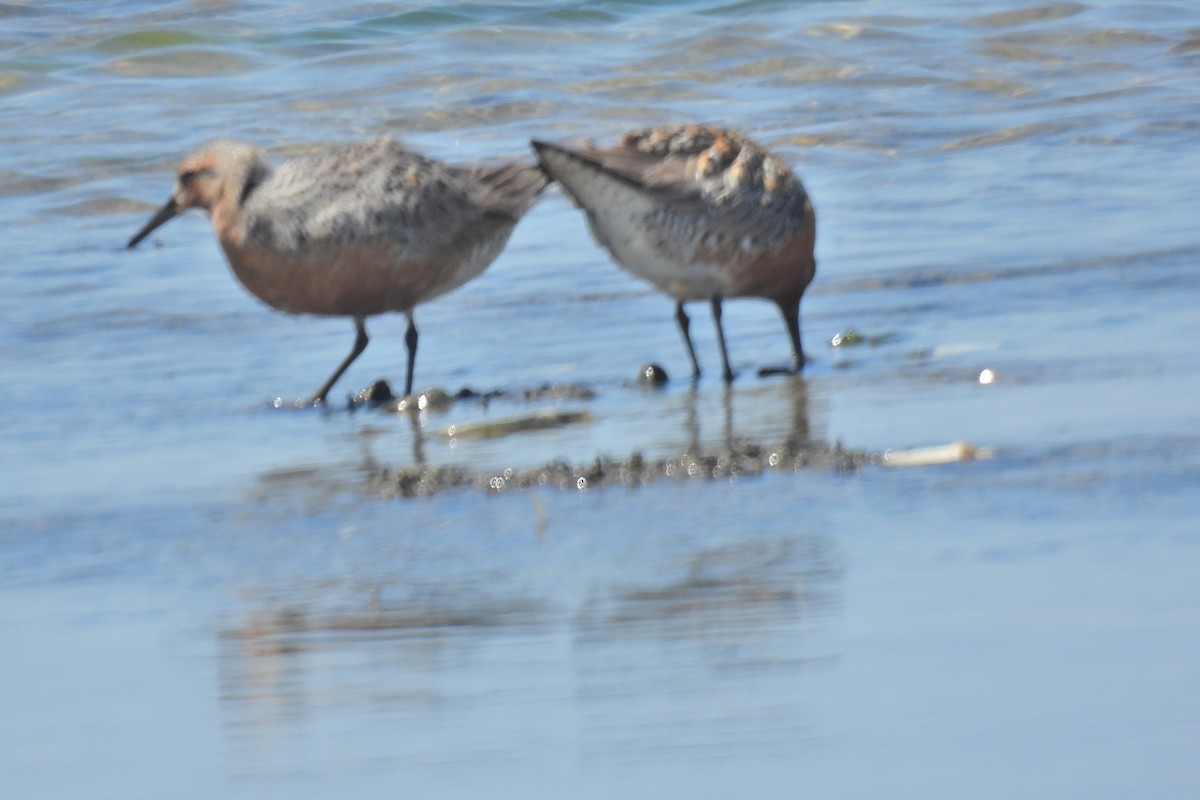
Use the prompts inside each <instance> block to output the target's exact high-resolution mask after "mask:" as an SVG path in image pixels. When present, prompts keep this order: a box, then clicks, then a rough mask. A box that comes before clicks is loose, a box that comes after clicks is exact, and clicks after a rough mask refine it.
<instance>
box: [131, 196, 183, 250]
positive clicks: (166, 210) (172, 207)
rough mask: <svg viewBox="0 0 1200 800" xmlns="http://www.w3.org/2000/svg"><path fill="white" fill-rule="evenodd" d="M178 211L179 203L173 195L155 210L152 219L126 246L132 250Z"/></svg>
mask: <svg viewBox="0 0 1200 800" xmlns="http://www.w3.org/2000/svg"><path fill="white" fill-rule="evenodd" d="M178 213H179V204H178V203H176V202H175V198H174V197H172V198H171V199H170V200H168V201H167V202H166V203H165V204H164V205H163V207H162V208H160V209H159V210H158V211H156V212H154V216H153V217H151V218H150V221H149V222H147V223H146V225H145V226H144V227H143V228H142V229H141V230H140V231H138V232H137V233H135V234H134V235H133V238H132V239H130V240H129V244H127V245H125V247H126V248H128V249H131V250H132V249H133V248H135V247H137V246H138V242H140V241H141V240H142V239H145V238H146V237H147V236H149V235H150V234H151V233H153V232H154V229H155V228H157V227H158V226H159V225H162V224H163V223H164V222H166V221H167V220H169V219H170V218H171V217H173V216H175V215H176V214H178Z"/></svg>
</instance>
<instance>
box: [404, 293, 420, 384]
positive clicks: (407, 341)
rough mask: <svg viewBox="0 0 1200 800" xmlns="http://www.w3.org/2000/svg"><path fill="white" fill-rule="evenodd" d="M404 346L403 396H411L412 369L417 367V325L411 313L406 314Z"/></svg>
mask: <svg viewBox="0 0 1200 800" xmlns="http://www.w3.org/2000/svg"><path fill="white" fill-rule="evenodd" d="M404 346H405V347H407V348H408V373H407V375H406V377H405V378H404V396H405V397H408V396H409V395H410V394H412V387H413V367H415V366H416V365H417V325H416V323H415V322H413V315H412V312H411V311H410V312H408V330H406V331H405V332H404Z"/></svg>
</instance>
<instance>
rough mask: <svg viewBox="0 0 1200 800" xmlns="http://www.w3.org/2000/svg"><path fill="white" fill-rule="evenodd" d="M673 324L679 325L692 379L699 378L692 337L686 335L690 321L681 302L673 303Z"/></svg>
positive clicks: (698, 365)
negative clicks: (689, 360)
mask: <svg viewBox="0 0 1200 800" xmlns="http://www.w3.org/2000/svg"><path fill="white" fill-rule="evenodd" d="M675 322H676V323H677V324H678V325H679V332H680V333H682V334H683V343H684V344H685V345H687V352H688V358H690V359H691V360H692V377H693V378H699V377H700V362H699V361H697V360H696V348H695V347H693V346H692V337H691V335H690V334H689V333H688V328H689V327H691V320H689V319H688V315H687V312H685V311H684V310H683V301H682V300H677V301H676V302H675Z"/></svg>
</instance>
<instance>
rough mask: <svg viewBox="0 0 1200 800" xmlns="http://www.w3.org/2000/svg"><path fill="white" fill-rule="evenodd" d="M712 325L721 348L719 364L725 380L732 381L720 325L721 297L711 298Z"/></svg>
mask: <svg viewBox="0 0 1200 800" xmlns="http://www.w3.org/2000/svg"><path fill="white" fill-rule="evenodd" d="M712 317H713V325H715V326H716V328H717V345H718V346H719V347H720V348H721V365H722V366H723V367H724V368H725V382H726V383H733V370H732V369H730V368H729V351H728V350H726V349H725V329H724V328H723V327H721V298H720V296H716V297H713V299H712Z"/></svg>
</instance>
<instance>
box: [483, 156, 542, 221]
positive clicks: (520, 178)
mask: <svg viewBox="0 0 1200 800" xmlns="http://www.w3.org/2000/svg"><path fill="white" fill-rule="evenodd" d="M470 173H471V177H472V178H474V179H476V180H477V181H479V182H480V183H481V184H483V185H484V186H485V187H486V189H487V197H486V200H485V202H486V204H487V205H488V206H489V208H491V209H492V210H493V211H495V212H497V213H502V214H505V215H508V216H512V217H513V218H515V219H520V218H521V217H522V216H523V215H524V214H525V212H526V211H528V210H529V209H530V208H532V207H533V204H534V203H536V202H537V200H538V198H539V197H540V196H541V194H542V192H543V191H544V190H545V189H546V187H547V186H549V185H550V176H549V175H548V174H546V171H545V170H543V169H542V168H541V166H540V165H537V164H523V163H520V162H517V161H508V162H504V163H499V164H481V165H479V166H476V167H472V168H471V170H470Z"/></svg>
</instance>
